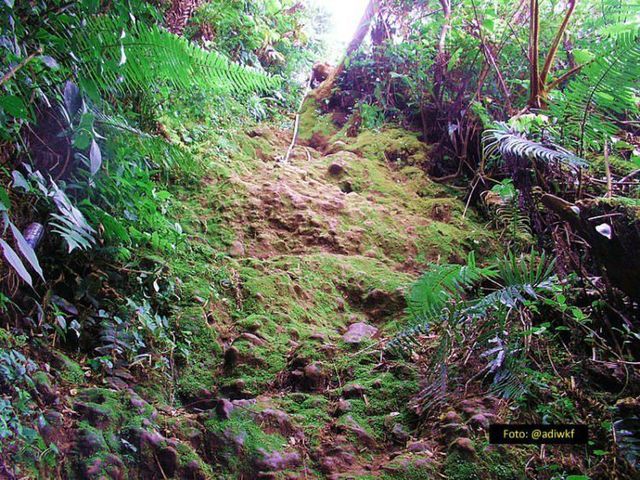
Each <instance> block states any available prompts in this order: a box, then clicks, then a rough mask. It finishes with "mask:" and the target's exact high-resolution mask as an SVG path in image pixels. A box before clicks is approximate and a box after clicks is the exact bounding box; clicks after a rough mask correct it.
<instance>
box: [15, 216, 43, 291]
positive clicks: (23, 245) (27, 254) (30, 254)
mask: <svg viewBox="0 0 640 480" xmlns="http://www.w3.org/2000/svg"><path fill="white" fill-rule="evenodd" d="M9 226H10V227H11V232H13V238H15V239H16V242H17V243H18V250H20V253H22V256H23V257H24V258H26V259H27V261H28V262H29V264H30V265H31V267H32V268H33V270H34V271H35V272H36V273H37V274H38V275H39V276H40V278H41V279H42V280H43V281H44V274H43V273H42V268H41V267H40V262H38V256H37V255H36V252H35V251H34V250H33V248H32V247H31V245H29V243H28V242H27V241H26V240H25V238H24V236H23V235H22V232H21V231H20V230H18V228H17V227H16V226H15V225H14V224H13V223H9Z"/></svg>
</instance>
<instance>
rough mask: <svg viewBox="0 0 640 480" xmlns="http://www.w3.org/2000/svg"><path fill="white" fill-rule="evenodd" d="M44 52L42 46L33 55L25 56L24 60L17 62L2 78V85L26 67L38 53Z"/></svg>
mask: <svg viewBox="0 0 640 480" xmlns="http://www.w3.org/2000/svg"><path fill="white" fill-rule="evenodd" d="M41 53H42V48H39V49H38V50H36V51H35V52H33V53H32V54H31V55H29V56H28V57H27V58H25V59H24V60H22V61H21V62H20V63H19V64H17V65H16V66H15V67H13V68H12V69H11V70H9V71H8V72H7V73H5V74H4V75H3V76H2V78H0V85H2V84H4V83H6V82H8V81H9V80H11V78H12V77H13V76H14V75H15V74H16V73H18V71H19V70H21V69H22V68H24V67H26V66H27V64H28V63H29V62H31V60H33V59H34V58H35V57H36V55H40V54H41Z"/></svg>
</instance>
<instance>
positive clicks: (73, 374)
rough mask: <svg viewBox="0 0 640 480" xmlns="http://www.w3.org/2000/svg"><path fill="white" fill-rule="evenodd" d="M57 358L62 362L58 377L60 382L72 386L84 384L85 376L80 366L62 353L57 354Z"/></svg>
mask: <svg viewBox="0 0 640 480" xmlns="http://www.w3.org/2000/svg"><path fill="white" fill-rule="evenodd" d="M57 356H58V358H59V359H60V360H61V361H62V368H61V369H60V377H61V378H62V380H64V381H65V382H68V383H70V384H72V385H83V384H84V383H85V376H84V370H82V367H81V366H80V364H78V363H77V362H75V361H73V360H71V359H70V358H69V357H67V356H66V355H64V354H62V353H59V352H58V354H57Z"/></svg>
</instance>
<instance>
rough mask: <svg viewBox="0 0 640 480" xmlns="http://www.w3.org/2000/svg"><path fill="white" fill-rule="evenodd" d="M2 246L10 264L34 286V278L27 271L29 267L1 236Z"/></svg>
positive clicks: (0, 242)
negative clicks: (26, 266) (25, 265)
mask: <svg viewBox="0 0 640 480" xmlns="http://www.w3.org/2000/svg"><path fill="white" fill-rule="evenodd" d="M0 247H2V254H3V255H4V258H5V259H6V260H7V262H9V265H11V266H12V267H13V269H14V270H15V271H16V273H17V274H18V276H19V277H20V278H22V280H24V281H25V282H26V283H28V284H29V286H31V287H33V280H32V279H31V275H29V272H27V269H26V268H25V267H24V264H23V263H22V260H20V257H18V254H17V253H16V252H15V250H14V249H13V248H11V246H10V245H9V244H8V243H7V242H5V241H4V240H2V239H1V238H0Z"/></svg>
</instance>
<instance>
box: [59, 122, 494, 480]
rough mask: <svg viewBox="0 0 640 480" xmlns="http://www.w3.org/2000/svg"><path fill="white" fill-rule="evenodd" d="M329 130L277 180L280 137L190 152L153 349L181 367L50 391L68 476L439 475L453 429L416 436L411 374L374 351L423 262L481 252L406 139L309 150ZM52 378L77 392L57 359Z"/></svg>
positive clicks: (277, 133)
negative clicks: (65, 439)
mask: <svg viewBox="0 0 640 480" xmlns="http://www.w3.org/2000/svg"><path fill="white" fill-rule="evenodd" d="M314 115H315V113H314ZM329 123H330V121H327V120H326V119H323V118H320V117H319V116H318V117H315V118H313V119H307V118H305V119H304V122H303V124H302V127H303V128H302V130H301V134H302V139H303V140H302V141H303V144H302V145H315V146H316V147H318V148H312V147H311V146H300V147H297V148H296V149H295V150H294V154H293V155H292V156H291V158H290V162H288V163H287V164H283V162H281V159H282V157H283V156H284V153H285V151H286V149H287V148H288V145H289V143H290V135H291V134H290V133H288V132H285V131H282V130H279V129H278V128H273V127H269V126H260V127H258V128H256V129H254V130H252V131H250V132H247V133H246V134H245V133H242V134H238V137H237V138H235V139H234V141H233V144H234V145H238V146H239V148H237V149H234V150H232V151H230V152H228V153H225V154H224V155H219V156H217V157H216V156H215V155H210V153H209V152H211V151H219V150H217V149H218V146H217V144H216V145H213V144H209V143H206V142H203V143H202V144H201V148H202V155H204V156H211V157H213V159H212V164H211V168H210V171H209V175H208V176H207V177H205V178H204V179H202V181H201V182H198V183H194V185H193V186H192V187H190V189H189V190H186V191H184V192H182V193H180V192H179V195H180V196H179V198H178V199H177V202H176V208H177V209H182V210H181V211H178V212H177V215H178V217H179V218H180V221H181V224H182V225H183V226H184V229H185V232H186V234H187V237H188V239H187V241H186V243H185V245H184V246H183V248H182V249H181V250H179V251H177V252H176V255H175V257H174V258H172V259H170V261H169V262H167V263H166V269H167V272H168V274H167V277H170V278H174V279H176V280H175V282H176V285H177V286H178V290H177V293H178V295H176V297H175V298H177V300H176V303H175V304H174V305H173V306H172V311H171V320H170V321H171V332H172V337H171V342H168V341H167V342H166V343H165V345H168V346H169V347H168V348H170V349H171V350H167V351H170V352H171V354H172V355H175V357H171V356H169V357H167V356H164V357H161V358H162V359H163V360H166V359H167V358H169V359H171V358H176V359H177V360H176V361H175V362H173V363H172V364H170V366H171V368H170V369H166V368H164V367H163V366H162V365H165V364H159V365H160V367H159V368H158V369H157V371H156V369H150V368H149V367H148V366H147V365H146V364H145V365H137V366H136V367H135V368H128V369H127V368H123V369H119V368H116V369H114V371H113V372H111V373H110V376H108V377H107V378H106V379H105V381H104V382H103V383H100V382H98V383H97V384H95V383H94V382H89V384H85V385H84V386H82V387H80V388H78V385H77V384H76V383H70V382H67V381H64V382H63V383H64V385H68V387H69V388H73V389H74V390H77V391H75V392H74V393H73V394H71V393H70V394H69V398H70V399H71V400H70V404H69V410H68V411H67V413H68V414H69V415H67V416H66V417H65V418H67V419H68V420H67V424H65V426H64V427H63V428H62V431H64V432H66V433H65V435H67V434H68V435H69V438H73V439H74V441H73V442H70V443H69V453H70V455H72V457H73V467H72V468H73V469H75V471H77V472H79V474H78V476H77V478H89V479H99V478H114V479H119V478H127V477H128V478H142V479H156V478H179V479H196V480H203V479H213V478H215V479H221V478H222V479H233V480H237V479H251V480H253V479H257V478H265V479H268V478H269V479H270V478H277V479H285V478H286V479H316V478H318V479H321V478H330V479H350V478H354V479H367V478H386V479H396V478H397V479H399V478H403V479H409V478H429V477H430V476H431V475H432V473H433V472H434V471H436V470H438V469H440V466H441V464H442V463H443V461H444V459H445V456H446V455H445V452H446V448H445V447H446V446H447V445H448V444H449V443H450V442H451V440H452V439H451V438H449V437H448V436H447V435H448V434H446V433H444V434H442V433H433V432H447V431H448V430H447V428H449V427H446V425H444V427H446V428H443V429H440V427H439V426H438V425H431V426H429V428H428V429H427V430H426V431H425V430H424V429H423V428H421V426H420V422H419V419H418V418H416V416H415V414H414V412H413V409H412V406H411V402H412V399H413V398H414V397H415V395H416V394H417V393H418V392H419V391H420V388H421V386H420V379H421V378H422V377H423V374H424V372H421V370H420V369H421V368H422V367H421V366H420V363H419V362H415V361H413V360H410V359H402V358H396V357H393V356H391V355H386V354H385V353H384V351H383V347H384V344H385V342H386V341H387V340H388V339H390V338H393V337H394V336H395V335H397V334H398V333H399V332H401V331H402V330H403V329H404V328H405V327H406V315H405V308H406V294H407V291H408V288H409V287H410V285H411V284H412V283H413V282H414V281H415V280H416V279H417V278H418V277H419V274H420V272H421V271H422V270H423V269H424V268H427V266H428V263H429V262H432V261H436V262H437V261H443V262H459V261H462V260H463V259H464V257H465V255H466V254H467V252H469V251H470V250H475V251H476V253H477V254H478V255H479V256H481V255H482V254H483V252H485V253H487V252H491V251H492V249H493V248H494V246H495V241H494V240H493V238H492V237H491V234H490V233H489V232H487V230H486V228H485V225H484V224H483V223H482V222H479V221H477V220H475V219H474V217H473V214H472V213H468V214H467V215H466V216H463V214H462V212H463V211H464V202H463V201H462V200H461V199H460V198H458V196H457V194H456V192H455V191H454V190H449V189H447V188H445V187H443V186H440V185H437V184H435V183H434V182H432V181H431V180H429V179H428V178H427V177H426V176H425V174H424V173H423V172H424V170H423V168H422V166H423V165H424V163H425V162H427V161H428V159H429V149H428V147H427V146H425V145H424V144H423V143H421V142H420V141H419V140H418V138H417V134H415V133H412V132H407V131H405V130H402V129H394V128H389V129H385V130H382V131H377V132H373V131H363V132H362V133H361V134H360V135H359V136H357V137H349V136H347V135H345V134H344V133H341V132H336V131H335V130H334V131H332V132H330V133H326V132H325V135H324V137H323V138H322V140H323V141H322V142H320V145H321V146H320V145H319V144H318V143H317V142H315V141H313V140H314V139H315V140H317V139H318V135H317V133H318V132H317V129H318V128H319V126H322V125H324V126H327V125H329ZM309 128H311V129H312V130H314V132H312V133H311V134H309ZM311 137H312V138H311ZM172 298H173V297H172ZM426 341H429V339H428V338H427V339H426ZM181 352H187V354H186V355H185V354H182V353H181ZM55 366H56V368H58V369H59V370H60V371H67V373H66V375H67V376H68V377H69V378H71V376H72V374H73V375H75V376H74V377H73V378H77V377H78V375H77V374H78V371H79V376H80V378H82V375H83V373H82V372H83V371H82V369H81V368H80V367H79V366H78V365H77V364H74V363H73V362H72V361H71V360H70V359H68V358H66V357H62V356H61V357H60V358H59V359H56V362H55ZM74 372H75V373H74ZM74 381H76V380H74ZM65 388H67V387H65ZM485 407H486V406H483V405H480V404H478V405H475V404H474V405H470V406H469V405H467V407H464V408H467V410H464V413H463V415H465V416H467V417H469V418H470V417H471V416H472V415H474V414H475V413H477V412H478V411H480V410H482V408H485ZM489 407H490V406H489ZM454 416H455V415H454ZM467 420H468V419H467ZM443 422H446V424H455V425H458V426H459V427H460V428H463V427H465V425H461V424H462V423H463V420H462V418H458V417H456V418H446V419H443ZM456 428H458V427H456ZM465 428H466V427H465ZM456 431H457V430H456ZM429 432H431V433H429ZM463 443H464V442H463ZM462 448H463V450H464V445H462ZM446 458H449V457H446ZM74 478H75V477H74Z"/></svg>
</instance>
